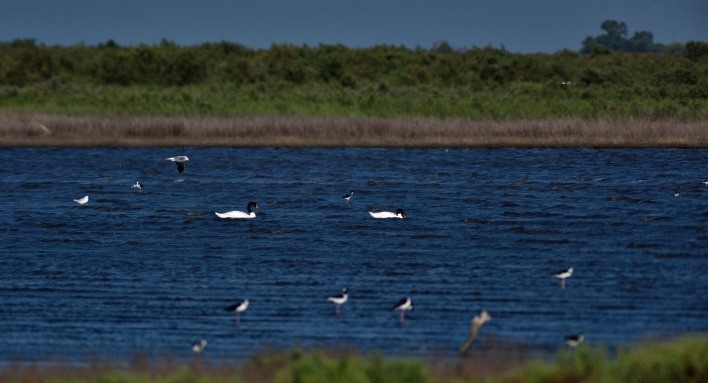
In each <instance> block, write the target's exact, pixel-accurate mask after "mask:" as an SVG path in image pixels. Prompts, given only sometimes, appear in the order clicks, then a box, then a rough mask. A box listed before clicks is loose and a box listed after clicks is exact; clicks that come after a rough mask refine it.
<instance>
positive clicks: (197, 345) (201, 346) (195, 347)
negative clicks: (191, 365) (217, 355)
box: [192, 339, 207, 354]
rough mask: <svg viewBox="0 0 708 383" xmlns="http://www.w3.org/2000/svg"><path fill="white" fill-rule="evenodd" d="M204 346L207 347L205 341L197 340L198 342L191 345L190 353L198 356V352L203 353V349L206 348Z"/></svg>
mask: <svg viewBox="0 0 708 383" xmlns="http://www.w3.org/2000/svg"><path fill="white" fill-rule="evenodd" d="M206 345H207V341H206V339H201V340H198V341H196V342H194V343H192V351H193V352H194V353H195V354H199V353H200V352H202V351H204V348H206Z"/></svg>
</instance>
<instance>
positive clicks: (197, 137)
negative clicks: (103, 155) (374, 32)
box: [0, 113, 708, 148]
mask: <svg viewBox="0 0 708 383" xmlns="http://www.w3.org/2000/svg"><path fill="white" fill-rule="evenodd" d="M0 146H4V147H14V146H23V147H25V146H26V147H94V146H107V147H110V146H232V147H610V148H611V147H687V148H691V147H707V146H708V121H679V120H649V119H620V120H600V119H592V120H588V119H573V118H558V119H541V120H502V121H500V120H471V119H464V118H445V119H442V118H433V117H401V118H383V117H313V116H290V117H277V116H242V117H239V116H172V115H165V116H126V115H76V116H67V115H58V114H39V113H0Z"/></svg>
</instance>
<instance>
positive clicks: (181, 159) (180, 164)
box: [165, 156, 189, 173]
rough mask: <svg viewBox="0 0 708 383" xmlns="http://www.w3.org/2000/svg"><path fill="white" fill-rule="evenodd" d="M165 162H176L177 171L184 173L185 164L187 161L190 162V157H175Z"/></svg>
mask: <svg viewBox="0 0 708 383" xmlns="http://www.w3.org/2000/svg"><path fill="white" fill-rule="evenodd" d="M165 160H167V161H172V162H174V163H175V165H177V171H178V172H180V173H182V172H183V171H184V163H185V162H186V161H189V157H187V156H175V157H170V158H165Z"/></svg>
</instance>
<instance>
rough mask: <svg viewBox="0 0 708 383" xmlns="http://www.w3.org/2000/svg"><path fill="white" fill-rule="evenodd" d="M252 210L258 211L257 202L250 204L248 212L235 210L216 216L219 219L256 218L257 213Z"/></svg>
mask: <svg viewBox="0 0 708 383" xmlns="http://www.w3.org/2000/svg"><path fill="white" fill-rule="evenodd" d="M251 208H256V209H258V204H257V203H256V202H249V203H248V205H247V206H246V210H247V212H242V211H238V210H234V211H227V212H226V213H217V212H214V214H216V216H217V217H219V218H256V213H255V212H254V211H253V210H251Z"/></svg>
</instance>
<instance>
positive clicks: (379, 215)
mask: <svg viewBox="0 0 708 383" xmlns="http://www.w3.org/2000/svg"><path fill="white" fill-rule="evenodd" d="M369 214H371V216H372V217H374V218H406V217H407V215H406V213H405V212H404V211H403V209H398V210H396V212H395V213H391V212H390V211H381V212H378V213H374V212H373V211H370V212H369Z"/></svg>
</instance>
